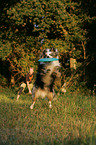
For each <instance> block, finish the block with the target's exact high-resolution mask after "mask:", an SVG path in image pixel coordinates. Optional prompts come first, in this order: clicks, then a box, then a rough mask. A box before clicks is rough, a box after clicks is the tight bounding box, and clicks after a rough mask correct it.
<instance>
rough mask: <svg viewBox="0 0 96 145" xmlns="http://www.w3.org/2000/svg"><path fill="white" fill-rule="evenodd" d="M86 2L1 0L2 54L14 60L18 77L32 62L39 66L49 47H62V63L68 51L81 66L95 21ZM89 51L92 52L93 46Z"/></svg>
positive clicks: (0, 56) (60, 50)
mask: <svg viewBox="0 0 96 145" xmlns="http://www.w3.org/2000/svg"><path fill="white" fill-rule="evenodd" d="M86 4H87V2H85V3H84V2H83V1H82V0H81V1H80V2H79V1H75V0H72V1H70V0H63V1H62V0H55V1H54V0H49V1H47V0H43V1H42V0H18V1H16V0H13V1H11V0H8V2H7V1H6V2H5V1H4V2H1V15H0V20H1V24H0V33H1V35H0V58H2V61H4V60H6V61H9V62H10V67H9V71H10V72H11V74H12V76H14V79H15V80H17V78H18V81H19V79H20V78H21V77H22V76H24V75H25V74H26V72H28V69H29V67H30V66H33V67H34V68H35V70H36V68H37V64H38V59H39V55H40V53H41V52H42V50H43V49H45V48H49V47H56V48H58V50H59V54H60V60H62V64H64V63H65V62H64V59H62V57H64V55H63V54H65V53H66V52H68V53H70V52H71V56H72V57H74V58H75V59H77V67H79V66H80V65H81V64H82V63H83V60H84V49H85V50H86V46H88V41H89V33H88V30H89V29H88V28H89V27H87V26H89V24H90V23H92V22H93V21H94V22H95V17H93V16H94V15H91V16H92V19H91V18H90V15H89V13H90V12H89V9H88V10H86V11H85V10H84V8H85V5H86ZM88 12H89V13H88ZM94 42H95V41H94ZM94 46H95V45H94ZM74 49H75V51H73V50H74ZM85 52H86V55H88V56H89V55H91V53H90V48H89V49H87V50H86V51H85ZM92 54H94V50H93V51H92ZM94 56H95V55H94ZM78 62H80V63H78ZM63 67H64V65H63Z"/></svg>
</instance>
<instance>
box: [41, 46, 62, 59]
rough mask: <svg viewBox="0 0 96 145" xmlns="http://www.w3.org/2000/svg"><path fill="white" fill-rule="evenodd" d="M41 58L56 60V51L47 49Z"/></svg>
mask: <svg viewBox="0 0 96 145" xmlns="http://www.w3.org/2000/svg"><path fill="white" fill-rule="evenodd" d="M40 57H41V58H58V59H59V56H58V50H57V49H55V48H50V49H49V48H47V49H45V50H44V51H43V53H42V54H41V56H40Z"/></svg>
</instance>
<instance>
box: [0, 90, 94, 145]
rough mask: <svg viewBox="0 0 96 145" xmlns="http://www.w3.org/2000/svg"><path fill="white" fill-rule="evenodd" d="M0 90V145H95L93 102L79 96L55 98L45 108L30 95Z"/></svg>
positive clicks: (44, 101)
mask: <svg viewBox="0 0 96 145" xmlns="http://www.w3.org/2000/svg"><path fill="white" fill-rule="evenodd" d="M16 97H17V93H16V91H15V90H12V89H9V88H0V145H95V144H96V98H95V97H93V96H82V95H80V94H71V95H70V94H67V93H66V95H64V94H62V95H60V96H58V99H57V100H55V101H53V102H52V106H53V107H52V109H49V107H48V100H42V99H39V100H38V101H37V102H36V104H35V107H34V109H33V110H30V108H29V107H30V105H31V103H32V99H31V95H28V94H26V93H25V94H24V93H23V94H22V95H21V96H20V99H19V101H18V102H17V101H16Z"/></svg>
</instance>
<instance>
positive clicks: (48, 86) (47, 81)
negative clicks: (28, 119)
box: [30, 48, 61, 109]
mask: <svg viewBox="0 0 96 145" xmlns="http://www.w3.org/2000/svg"><path fill="white" fill-rule="evenodd" d="M40 58H41V61H39V64H38V70H37V75H36V80H35V83H34V86H33V90H32V100H33V102H32V105H31V106H30V109H33V107H34V104H35V102H36V99H37V98H39V97H41V98H45V97H47V98H48V100H49V108H51V107H52V105H51V101H52V99H53V97H54V83H55V79H56V77H60V75H61V73H60V72H59V68H60V63H59V56H58V50H57V49H55V48H51V49H45V50H44V51H43V53H42V54H41V57H40ZM52 58H54V59H53V60H51V59H52ZM46 59H47V61H45V60H46ZM42 60H43V61H42Z"/></svg>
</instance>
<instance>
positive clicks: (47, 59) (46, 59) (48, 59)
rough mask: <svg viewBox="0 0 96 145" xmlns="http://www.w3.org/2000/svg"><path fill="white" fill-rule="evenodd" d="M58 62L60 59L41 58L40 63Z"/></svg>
mask: <svg viewBox="0 0 96 145" xmlns="http://www.w3.org/2000/svg"><path fill="white" fill-rule="evenodd" d="M57 60H59V59H58V58H41V59H39V60H38V61H42V62H44V61H57Z"/></svg>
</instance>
